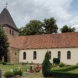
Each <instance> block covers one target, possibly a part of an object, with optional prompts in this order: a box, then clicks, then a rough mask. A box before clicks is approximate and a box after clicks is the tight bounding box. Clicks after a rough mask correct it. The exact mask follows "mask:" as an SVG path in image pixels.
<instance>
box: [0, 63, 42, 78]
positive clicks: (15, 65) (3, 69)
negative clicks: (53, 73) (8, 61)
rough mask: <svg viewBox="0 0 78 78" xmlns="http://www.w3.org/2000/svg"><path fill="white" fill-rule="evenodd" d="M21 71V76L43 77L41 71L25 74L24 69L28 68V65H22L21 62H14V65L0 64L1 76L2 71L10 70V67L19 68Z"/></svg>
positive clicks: (24, 77) (28, 77)
mask: <svg viewBox="0 0 78 78" xmlns="http://www.w3.org/2000/svg"><path fill="white" fill-rule="evenodd" d="M19 67H20V68H21V70H22V71H23V73H24V74H23V78H43V75H42V72H38V73H33V74H27V73H26V69H30V65H22V64H14V65H3V64H0V69H1V70H2V78H5V77H4V73H5V72H7V71H10V70H11V69H13V70H14V69H17V70H18V69H19Z"/></svg>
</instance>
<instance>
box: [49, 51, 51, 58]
mask: <svg viewBox="0 0 78 78" xmlns="http://www.w3.org/2000/svg"><path fill="white" fill-rule="evenodd" d="M48 53H49V55H50V59H51V51H49V52H48Z"/></svg>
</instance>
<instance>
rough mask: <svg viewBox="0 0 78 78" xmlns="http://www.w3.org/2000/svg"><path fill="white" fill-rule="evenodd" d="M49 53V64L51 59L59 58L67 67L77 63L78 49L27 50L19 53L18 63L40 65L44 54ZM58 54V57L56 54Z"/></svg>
mask: <svg viewBox="0 0 78 78" xmlns="http://www.w3.org/2000/svg"><path fill="white" fill-rule="evenodd" d="M47 51H48V52H51V59H50V62H51V63H53V58H58V57H59V58H60V61H61V62H63V63H65V64H67V65H75V64H77V63H78V48H55V49H27V50H20V51H19V63H21V62H25V63H26V62H28V63H31V62H33V63H40V64H41V63H42V62H43V60H44V57H45V53H46V52H47ZM58 52H60V55H59V54H58Z"/></svg>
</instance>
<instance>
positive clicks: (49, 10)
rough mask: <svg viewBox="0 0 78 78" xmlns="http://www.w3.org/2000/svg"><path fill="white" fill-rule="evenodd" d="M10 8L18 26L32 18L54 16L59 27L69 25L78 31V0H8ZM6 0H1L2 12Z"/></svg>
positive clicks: (41, 19) (0, 7)
mask: <svg viewBox="0 0 78 78" xmlns="http://www.w3.org/2000/svg"><path fill="white" fill-rule="evenodd" d="M7 2H8V5H7V9H8V10H9V12H10V14H11V16H12V18H13V20H14V22H15V24H16V26H17V27H18V28H20V27H22V26H25V25H26V24H27V23H29V21H30V20H40V21H42V22H43V21H44V19H49V18H51V17H54V18H55V20H56V23H57V25H58V27H59V29H60V28H61V27H63V26H64V25H68V26H70V27H75V28H76V31H78V0H7ZM5 4H6V0H0V13H1V12H2V10H3V9H4V8H5Z"/></svg>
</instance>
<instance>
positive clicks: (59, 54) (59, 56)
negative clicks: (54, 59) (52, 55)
mask: <svg viewBox="0 0 78 78" xmlns="http://www.w3.org/2000/svg"><path fill="white" fill-rule="evenodd" d="M58 58H59V59H60V58H61V52H60V51H58Z"/></svg>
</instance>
